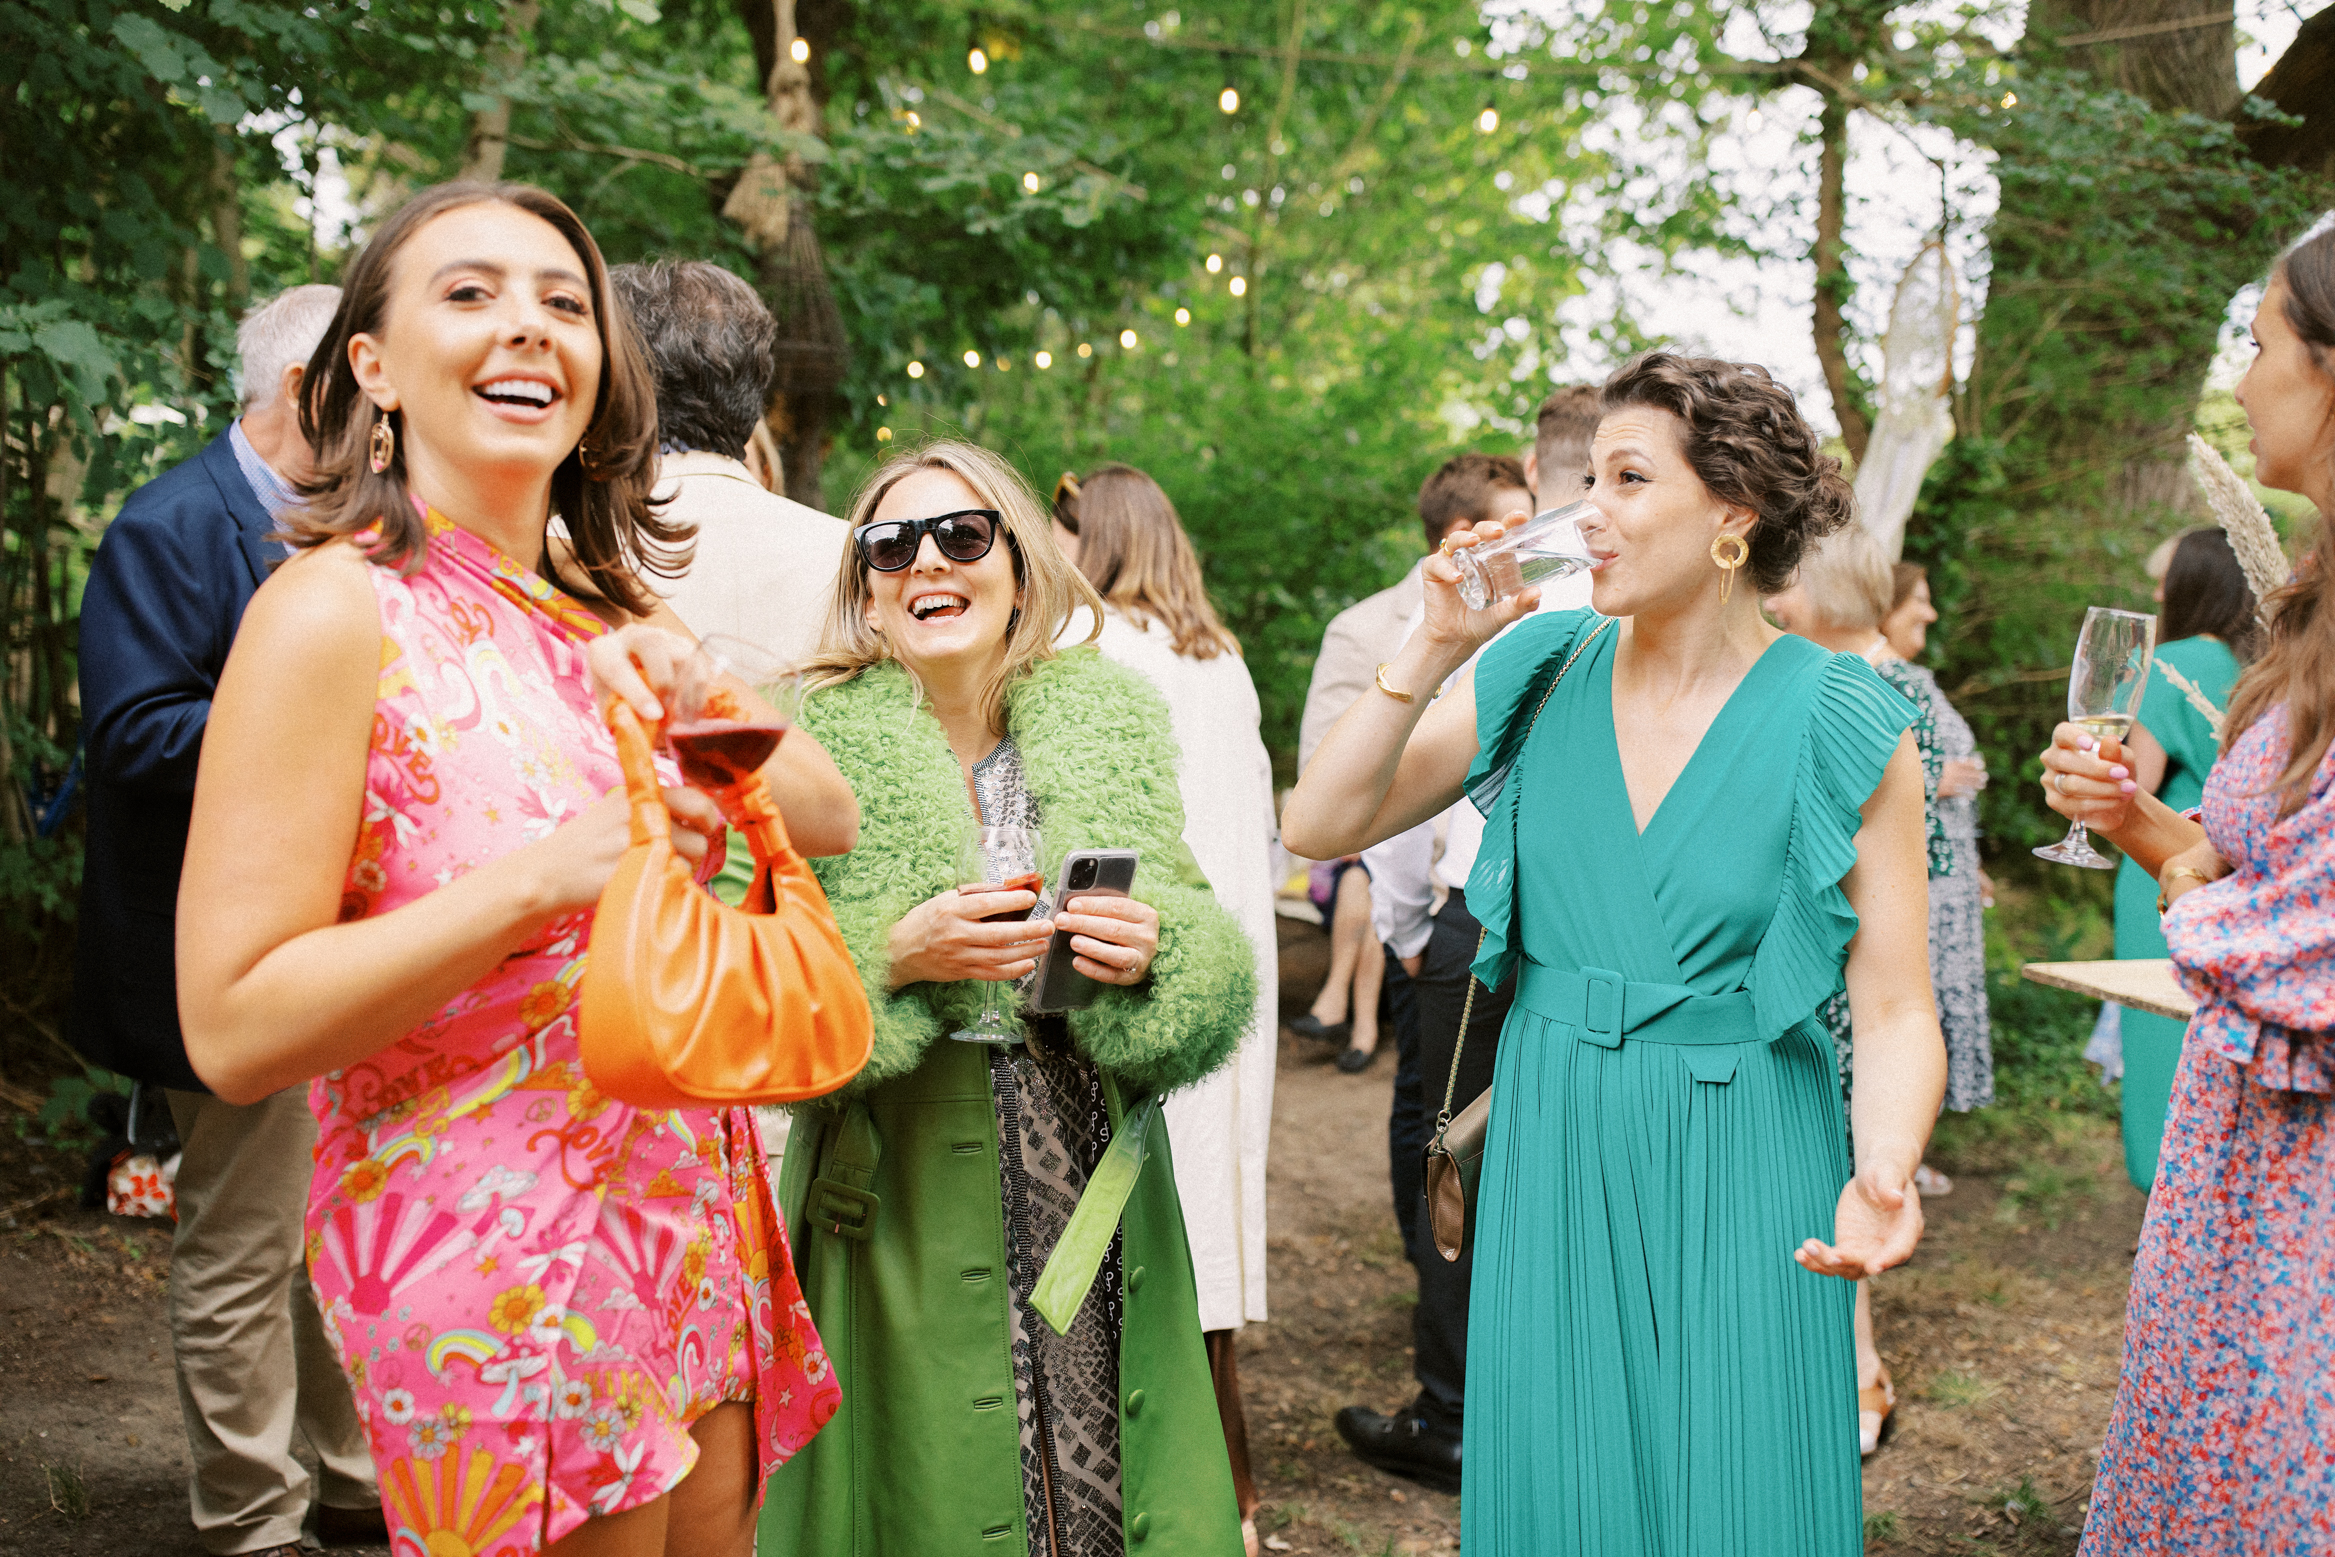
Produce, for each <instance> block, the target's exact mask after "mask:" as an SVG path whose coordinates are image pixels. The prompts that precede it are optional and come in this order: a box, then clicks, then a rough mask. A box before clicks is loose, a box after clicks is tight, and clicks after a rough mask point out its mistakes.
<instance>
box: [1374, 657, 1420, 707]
mask: <svg viewBox="0 0 2335 1557" xmlns="http://www.w3.org/2000/svg"><path fill="white" fill-rule="evenodd" d="M1392 663H1394V662H1393V661H1391V660H1389V661H1388V662H1387V664H1392ZM1378 690H1379V691H1381V692H1384V693H1385V694H1386V695H1387V696H1388V697H1391V698H1393V699H1394V700H1395V701H1396V702H1398V703H1415V702H1417V701H1418V699H1417V698H1416V697H1413V696H1412V695H1411V694H1410V693H1408V692H1397V691H1396V690H1395V689H1394V688H1393V687H1390V686H1388V685H1387V684H1386V665H1381V666H1379V667H1378Z"/></svg>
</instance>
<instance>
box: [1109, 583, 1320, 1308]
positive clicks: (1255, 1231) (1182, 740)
mask: <svg viewBox="0 0 2335 1557" xmlns="http://www.w3.org/2000/svg"><path fill="white" fill-rule="evenodd" d="M1076 625H1078V626H1079V627H1082V628H1083V627H1084V626H1085V625H1086V623H1085V620H1084V618H1083V617H1082V618H1081V619H1080V620H1079V622H1078V623H1077V624H1076ZM1072 641H1075V637H1074V638H1073V640H1072ZM1095 646H1096V647H1097V648H1099V649H1101V650H1102V652H1103V654H1104V655H1105V656H1106V657H1108V658H1110V659H1112V660H1115V661H1117V662H1118V663H1119V664H1121V665H1125V666H1127V667H1128V668H1129V669H1131V670H1137V671H1141V672H1142V673H1143V674H1144V675H1146V676H1148V677H1150V678H1151V681H1152V684H1153V685H1154V686H1156V687H1158V688H1159V690H1160V693H1161V695H1162V696H1164V697H1165V698H1166V699H1167V703H1168V712H1169V715H1170V717H1171V718H1172V719H1173V720H1174V723H1175V736H1176V745H1177V747H1178V748H1179V749H1180V750H1181V751H1182V752H1183V756H1184V763H1183V770H1182V772H1181V774H1180V775H1179V778H1180V780H1181V785H1182V789H1183V796H1184V843H1185V845H1186V846H1187V847H1188V848H1190V849H1191V851H1192V857H1193V858H1194V859H1196V860H1198V861H1199V862H1200V869H1201V870H1202V871H1204V872H1206V873H1207V876H1208V882H1209V885H1211V886H1212V887H1214V888H1215V889H1216V900H1217V901H1218V902H1220V903H1222V904H1223V905H1224V906H1225V907H1226V908H1227V909H1230V910H1231V911H1232V914H1233V916H1234V917H1235V918H1237V919H1238V920H1239V921H1240V927H1241V929H1242V930H1244V931H1245V932H1247V934H1248V937H1249V943H1250V945H1252V946H1253V947H1255V949H1256V953H1257V1013H1256V1023H1255V1025H1254V1026H1252V1027H1251V1028H1250V1030H1249V1034H1248V1036H1247V1037H1246V1038H1244V1039H1242V1040H1241V1046H1240V1051H1239V1053H1238V1054H1236V1055H1235V1056H1234V1057H1233V1060H1232V1062H1231V1063H1230V1064H1228V1065H1225V1066H1224V1067H1222V1068H1221V1069H1219V1070H1218V1071H1217V1072H1216V1073H1215V1074H1214V1075H1211V1076H1209V1077H1207V1078H1206V1079H1204V1080H1202V1081H1199V1082H1197V1083H1195V1084H1194V1085H1192V1086H1189V1087H1186V1088H1185V1089H1184V1090H1182V1091H1181V1092H1176V1093H1171V1094H1170V1095H1169V1097H1168V1100H1167V1123H1168V1142H1169V1145H1170V1147H1171V1149H1172V1150H1173V1152H1174V1154H1175V1163H1176V1189H1177V1190H1178V1192H1179V1193H1180V1194H1181V1195H1182V1197H1183V1202H1184V1229H1185V1232H1186V1235H1187V1236H1188V1237H1189V1238H1190V1239H1191V1244H1192V1270H1193V1273H1194V1274H1195V1275H1196V1276H1197V1278H1198V1280H1199V1288H1200V1328H1201V1329H1203V1330H1237V1329H1239V1328H1240V1327H1241V1325H1242V1324H1243V1323H1245V1322H1246V1321H1249V1320H1259V1321H1261V1320H1263V1319H1264V1318H1265V1148H1266V1143H1267V1141H1268V1139H1269V1138H1270V1136H1271V1133H1272V1124H1273V1058H1274V1051H1275V1048H1276V1046H1277V1043H1278V1039H1279V1034H1280V1005H1281V992H1280V973H1279V968H1278V964H1277V958H1278V955H1279V954H1278V950H1277V942H1276V940H1275V936H1274V931H1273V880H1272V866H1271V863H1270V853H1271V849H1272V843H1273V836H1274V824H1273V764H1272V759H1271V758H1269V757H1268V756H1266V754H1265V743H1264V740H1263V738H1262V737H1260V736H1259V735H1258V733H1257V723H1258V709H1257V689H1256V686H1255V684H1254V683H1252V682H1251V681H1250V680H1249V669H1248V666H1247V665H1246V664H1244V663H1243V662H1242V660H1241V658H1240V656H1239V655H1237V654H1234V653H1231V652H1230V651H1227V652H1224V653H1221V654H1218V655H1217V656H1216V657H1215V658H1214V659H1207V660H1196V659H1187V658H1185V657H1184V656H1182V655H1179V654H1177V653H1176V652H1175V649H1174V648H1173V646H1172V645H1171V643H1170V641H1169V637H1168V633H1167V630H1166V629H1165V628H1164V627H1162V626H1160V625H1159V624H1157V623H1153V624H1152V625H1151V626H1150V627H1149V628H1142V627H1138V626H1136V625H1135V624H1134V623H1133V622H1132V621H1130V620H1128V619H1127V618H1126V617H1125V616H1123V615H1121V614H1120V612H1119V611H1118V609H1117V608H1116V607H1113V608H1111V609H1110V610H1109V611H1107V612H1106V613H1105V615H1104V618H1103V634H1102V637H1100V638H1099V639H1097V640H1096V643H1095Z"/></svg>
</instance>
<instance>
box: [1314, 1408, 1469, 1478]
mask: <svg viewBox="0 0 2335 1557" xmlns="http://www.w3.org/2000/svg"><path fill="white" fill-rule="evenodd" d="M1337 1428H1338V1436H1339V1437H1340V1438H1343V1439H1345V1440H1346V1447H1348V1448H1349V1449H1352V1450H1353V1451H1354V1457H1355V1458H1356V1459H1358V1460H1360V1461H1361V1462H1362V1463H1363V1464H1365V1465H1372V1466H1376V1467H1377V1468H1378V1469H1380V1470H1382V1471H1387V1472H1390V1473H1392V1474H1394V1475H1397V1476H1408V1477H1409V1478H1410V1479H1411V1480H1413V1481H1415V1482H1418V1483H1419V1484H1420V1485H1421V1486H1426V1487H1433V1488H1434V1489H1435V1490H1436V1491H1438V1492H1450V1493H1454V1494H1456V1493H1457V1492H1458V1491H1459V1434H1457V1433H1448V1432H1444V1431H1443V1430H1442V1429H1440V1428H1435V1427H1430V1426H1428V1425H1427V1420H1426V1418H1424V1417H1419V1416H1412V1415H1410V1414H1409V1413H1407V1412H1406V1413H1404V1414H1403V1415H1401V1416H1381V1415H1379V1414H1378V1413H1377V1412H1376V1411H1369V1410H1365V1409H1364V1408H1362V1407H1361V1406H1348V1407H1346V1408H1345V1409H1344V1410H1342V1411H1340V1412H1339V1413H1338V1415H1337Z"/></svg>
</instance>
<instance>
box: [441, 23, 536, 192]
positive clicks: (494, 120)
mask: <svg viewBox="0 0 2335 1557" xmlns="http://www.w3.org/2000/svg"><path fill="white" fill-rule="evenodd" d="M542 14H543V5H542V0H506V4H505V5H504V7H503V35H502V36H501V37H500V38H497V39H496V40H495V41H494V43H493V44H492V45H491V46H490V47H489V48H488V49H487V51H486V54H485V65H486V70H485V72H484V79H483V80H482V82H481V83H480V84H481V85H482V86H484V87H486V88H487V89H488V90H490V91H493V90H494V89H495V88H498V87H501V86H504V85H506V84H507V83H509V82H510V81H512V80H514V79H516V78H517V76H518V74H519V72H520V71H522V70H524V69H525V68H526V66H527V44H528V40H529V39H530V38H531V37H532V36H533V35H534V32H535V23H536V20H537V19H538V18H539V17H541V16H542ZM510 149H511V100H510V98H508V97H506V96H504V95H503V93H502V92H500V91H494V104H493V106H491V107H488V108H481V109H479V110H477V111H476V112H474V113H473V114H471V116H470V134H469V136H468V138H467V139H466V140H465V142H464V144H463V147H462V169H461V171H460V173H458V174H457V175H456V176H457V177H459V178H464V179H472V180H476V181H477V182H479V183H482V184H491V183H493V182H495V181H496V180H497V179H499V178H501V177H502V176H503V158H504V156H505V155H506V154H507V153H508V152H509V151H510Z"/></svg>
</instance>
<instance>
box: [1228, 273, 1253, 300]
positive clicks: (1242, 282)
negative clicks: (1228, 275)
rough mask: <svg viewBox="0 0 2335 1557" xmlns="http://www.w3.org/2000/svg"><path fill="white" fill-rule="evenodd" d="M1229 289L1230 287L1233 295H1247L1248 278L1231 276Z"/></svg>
mask: <svg viewBox="0 0 2335 1557" xmlns="http://www.w3.org/2000/svg"><path fill="white" fill-rule="evenodd" d="M1231 289H1232V295H1233V296H1234V297H1246V296H1248V292H1249V283H1248V279H1247V278H1246V277H1245V276H1235V277H1233V278H1232V282H1231Z"/></svg>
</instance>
